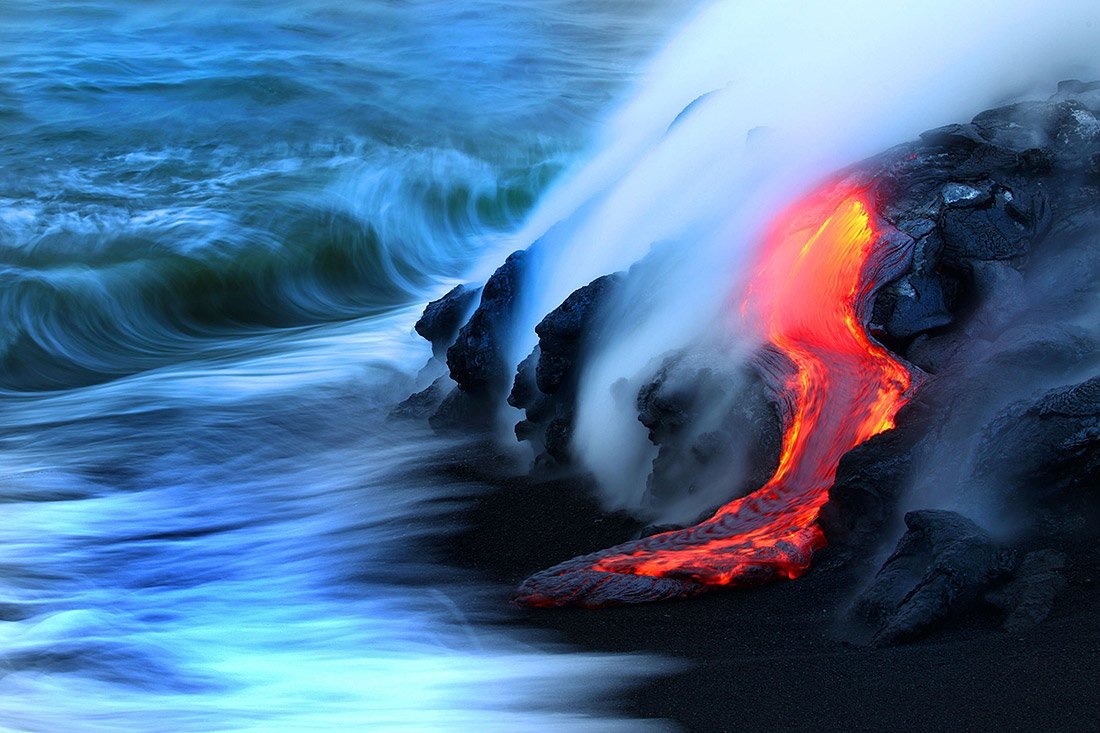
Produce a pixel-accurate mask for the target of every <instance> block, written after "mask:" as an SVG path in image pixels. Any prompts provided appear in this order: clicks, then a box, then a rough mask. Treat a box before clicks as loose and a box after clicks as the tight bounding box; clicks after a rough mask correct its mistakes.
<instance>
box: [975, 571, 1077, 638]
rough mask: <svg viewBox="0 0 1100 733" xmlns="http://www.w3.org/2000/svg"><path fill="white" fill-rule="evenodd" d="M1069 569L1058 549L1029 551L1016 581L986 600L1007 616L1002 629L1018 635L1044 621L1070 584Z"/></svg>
mask: <svg viewBox="0 0 1100 733" xmlns="http://www.w3.org/2000/svg"><path fill="white" fill-rule="evenodd" d="M1065 566H1066V556H1065V555H1064V554H1062V553H1061V552H1058V551H1057V550H1036V551H1034V552H1029V553H1028V554H1027V555H1026V556H1025V557H1024V559H1023V561H1022V562H1021V563H1020V566H1019V567H1018V568H1017V569H1016V572H1015V574H1014V576H1013V578H1012V579H1011V580H1010V581H1009V582H1007V583H1005V584H1004V585H1003V586H1001V587H1000V588H995V589H994V590H992V591H991V592H989V593H988V594H987V595H986V601H988V602H989V603H990V604H992V605H993V606H994V607H996V608H998V609H999V610H1000V611H1001V612H1002V613H1003V614H1004V620H1003V621H1002V622H1001V629H1003V630H1004V631H1006V632H1008V633H1010V634H1018V633H1020V632H1022V631H1026V630H1028V629H1030V628H1032V627H1034V626H1038V625H1039V624H1040V623H1041V622H1042V621H1044V620H1045V619H1046V618H1047V616H1049V615H1050V612H1051V610H1052V609H1053V608H1054V601H1055V599H1056V597H1057V596H1058V594H1059V593H1061V592H1062V591H1063V590H1065V588H1066V586H1067V585H1068V583H1067V581H1066V576H1065V574H1064V573H1063V572H1062V571H1063V570H1064V568H1065Z"/></svg>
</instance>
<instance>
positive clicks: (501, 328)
mask: <svg viewBox="0 0 1100 733" xmlns="http://www.w3.org/2000/svg"><path fill="white" fill-rule="evenodd" d="M529 256H530V254H529V252H528V251H526V250H521V251H519V252H513V253H512V254H511V255H509V256H508V259H507V260H505V261H504V264H503V265H501V266H500V267H499V268H497V271H496V272H494V273H493V275H492V277H490V278H489V280H488V281H487V282H486V283H485V287H484V289H483V290H482V291H481V301H480V302H479V303H478V306H477V309H476V310H475V311H474V314H473V315H472V316H470V320H469V321H467V322H466V324H465V325H464V326H462V328H461V329H459V332H458V337H457V339H456V340H455V342H454V344H452V345H451V347H450V348H448V349H447V366H448V368H449V369H450V373H451V379H453V380H454V381H455V383H456V384H457V385H458V387H459V389H461V390H462V391H463V392H466V393H467V394H470V395H473V396H476V397H481V398H493V397H499V398H500V399H501V400H502V401H503V398H504V396H505V394H506V393H507V387H508V382H509V377H510V375H511V371H512V369H511V366H510V365H509V364H508V363H507V361H506V354H507V346H508V345H509V344H510V343H511V338H512V333H511V330H512V325H513V320H514V318H515V315H516V311H517V309H518V308H519V304H520V297H519V293H520V290H521V288H522V284H523V279H524V277H525V275H526V270H527V260H528V258H529Z"/></svg>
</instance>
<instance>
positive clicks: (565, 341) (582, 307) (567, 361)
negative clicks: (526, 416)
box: [535, 274, 623, 395]
mask: <svg viewBox="0 0 1100 733" xmlns="http://www.w3.org/2000/svg"><path fill="white" fill-rule="evenodd" d="M622 280H623V276H622V275H617V274H616V275H604V276H603V277H599V278H596V279H595V280H593V281H592V282H590V283H589V284H588V285H585V286H584V287H582V288H579V289H577V290H576V291H574V292H573V293H572V294H571V295H570V296H569V297H568V298H566V299H565V301H564V302H563V303H562V304H561V305H559V306H558V307H557V308H555V309H554V310H552V311H550V313H548V314H547V316H546V317H545V318H543V319H542V321H540V322H539V325H537V326H535V333H536V334H537V335H538V337H539V346H538V348H539V356H538V362H537V366H536V367H535V384H536V385H537V386H538V389H539V391H540V392H542V393H543V394H548V395H552V394H555V393H557V392H558V391H560V390H562V389H563V388H565V389H572V388H573V387H575V385H576V381H577V367H578V366H579V364H580V357H581V350H582V348H583V347H584V343H585V339H586V337H588V336H589V335H590V334H592V333H593V332H594V331H595V330H596V320H597V318H598V317H599V314H600V310H601V307H602V306H603V305H605V304H606V303H607V301H608V298H609V297H610V296H611V295H612V294H613V293H614V292H615V291H616V290H617V289H618V288H619V287H621V285H622Z"/></svg>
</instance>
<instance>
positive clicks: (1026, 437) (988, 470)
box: [977, 377, 1100, 505]
mask: <svg viewBox="0 0 1100 733" xmlns="http://www.w3.org/2000/svg"><path fill="white" fill-rule="evenodd" d="M977 472H978V473H979V474H981V475H985V476H990V477H996V480H998V481H999V482H1001V483H1003V484H1006V485H1008V486H1010V487H1012V488H1013V489H1014V490H1015V491H1017V492H1021V493H1023V494H1025V495H1026V497H1027V500H1028V503H1029V504H1031V505H1034V504H1036V503H1050V502H1056V501H1063V500H1065V499H1067V498H1068V496H1069V495H1079V494H1081V493H1088V494H1089V495H1091V496H1090V498H1091V499H1093V500H1094V501H1100V490H1098V486H1100V377H1093V378H1092V379H1089V380H1087V381H1085V382H1082V383H1081V384H1078V385H1075V386H1071V387H1063V388H1059V389H1054V390H1051V391H1049V392H1047V393H1046V394H1044V395H1043V396H1041V397H1039V398H1038V399H1036V400H1034V401H1032V402H1019V403H1016V404H1014V405H1012V406H1010V407H1009V408H1008V409H1007V410H1005V411H1004V412H1003V413H1001V414H1000V415H998V416H997V417H996V418H995V419H994V420H993V421H992V422H991V423H990V424H989V425H987V426H986V428H985V430H984V431H983V434H982V437H981V441H980V443H979V445H978V449H977Z"/></svg>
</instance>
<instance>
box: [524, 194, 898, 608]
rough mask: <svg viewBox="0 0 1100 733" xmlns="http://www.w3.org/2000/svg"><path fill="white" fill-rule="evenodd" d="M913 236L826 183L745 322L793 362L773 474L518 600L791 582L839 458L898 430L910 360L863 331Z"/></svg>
mask: <svg viewBox="0 0 1100 733" xmlns="http://www.w3.org/2000/svg"><path fill="white" fill-rule="evenodd" d="M908 256H909V251H908V244H907V243H905V242H902V241H901V240H897V239H891V238H889V237H883V236H881V234H880V232H878V231H877V230H876V227H875V222H874V220H873V217H872V215H871V213H870V207H869V205H868V204H867V203H866V201H865V199H864V194H863V193H862V192H859V191H851V190H842V191H840V192H839V193H838V192H837V189H835V188H830V189H827V190H824V191H823V192H821V193H818V194H816V195H814V196H811V197H809V198H807V199H805V200H804V201H802V202H800V203H799V204H798V205H796V206H795V207H793V208H792V209H791V210H789V211H788V212H786V213H785V214H784V216H782V217H781V218H780V220H779V224H778V225H777V226H776V227H775V228H774V230H773V231H772V232H771V234H770V235H769V236H768V237H767V239H766V242H765V246H764V248H763V250H762V253H761V256H760V259H759V262H758V264H757V268H756V270H755V275H754V277H753V279H752V280H751V281H750V284H749V289H748V294H747V296H746V298H745V300H744V303H743V304H742V307H741V314H742V317H743V318H745V319H746V320H747V322H748V323H750V324H757V325H759V326H761V327H762V328H763V329H764V335H765V336H766V337H767V339H768V341H769V342H770V344H771V346H772V347H773V348H774V349H775V350H777V351H778V352H780V353H781V354H783V355H784V356H785V357H786V359H787V360H789V362H790V363H791V364H793V367H794V369H793V374H791V375H790V376H789V378H787V380H786V383H785V388H786V394H784V398H785V400H787V401H788V404H789V409H788V414H787V416H786V420H785V430H784V436H783V444H782V450H781V453H780V459H779V466H778V468H777V469H776V472H775V475H774V476H772V478H771V479H770V480H769V481H768V483H767V484H765V485H764V486H763V487H762V488H760V489H759V490H757V491H756V492H754V493H752V494H750V495H748V496H745V497H743V498H741V499H737V500H735V501H732V502H730V503H729V504H727V505H725V506H723V507H722V508H721V509H719V510H718V512H717V513H716V514H715V515H714V516H713V517H711V518H710V519H708V520H707V521H705V522H703V523H701V524H698V525H696V526H694V527H689V528H686V529H682V530H675V531H672V532H664V533H662V534H657V535H653V536H651V537H646V538H643V539H640V540H636V541H633V542H627V543H625V544H622V545H618V546H616V547H612V548H610V549H608V550H604V551H602V552H598V553H595V554H592V555H585V556H582V557H577V558H574V559H573V560H569V561H567V562H564V563H562V564H560V565H557V566H555V567H553V568H550V569H548V570H545V571H542V572H540V573H537V574H536V575H533V576H531V577H530V578H528V579H527V581H525V582H524V584H523V585H522V586H521V587H520V589H519V590H518V591H517V593H516V597H515V602H516V603H519V604H522V605H528V606H562V605H579V606H586V607H599V606H607V605H614V604H619V603H636V602H642V601H653V600H662V599H667V598H676V597H685V596H690V595H695V594H697V593H700V592H702V591H703V590H706V589H707V588H708V587H710V586H735V585H750V584H756V583H761V582H765V581H767V580H770V579H772V578H776V577H782V578H795V577H798V576H799V575H801V574H802V573H803V572H805V571H806V569H807V568H808V567H809V564H810V558H811V556H812V555H813V553H814V551H816V550H818V549H820V548H821V547H823V546H824V544H825V537H824V534H823V533H822V531H821V529H820V527H819V526H818V525H817V523H816V522H817V517H818V512H819V511H820V509H821V506H822V505H823V504H824V503H825V501H826V499H827V498H828V491H829V487H830V486H831V485H832V483H833V479H834V477H835V474H836V468H837V464H838V463H839V462H840V458H841V456H843V455H844V454H845V453H846V452H847V451H849V450H851V449H852V448H853V447H855V446H856V445H858V444H859V443H862V442H863V441H865V440H867V439H868V438H870V437H871V436H873V435H876V434H878V433H881V432H882V431H884V430H888V429H890V428H892V427H893V425H894V416H895V415H896V414H897V411H898V410H899V409H900V408H901V407H902V405H904V404H905V402H906V401H907V400H908V396H909V393H910V388H911V386H912V376H911V374H910V372H909V370H908V368H907V367H906V366H905V365H903V364H902V363H900V362H899V361H897V360H895V359H894V358H893V357H892V356H891V355H890V354H889V353H888V352H887V351H886V350H885V349H884V348H882V347H881V346H879V345H878V344H877V343H875V342H874V341H872V340H871V339H870V337H869V336H868V335H867V333H866V331H865V330H864V323H865V322H866V321H867V316H868V315H869V313H868V309H869V308H870V305H871V301H872V296H873V294H874V292H875V289H876V288H877V287H878V286H879V285H880V284H882V283H883V282H884V281H885V280H886V279H888V278H889V277H890V276H893V275H896V274H897V273H896V271H897V270H898V265H899V263H903V260H905V259H906V258H907V257H908Z"/></svg>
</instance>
